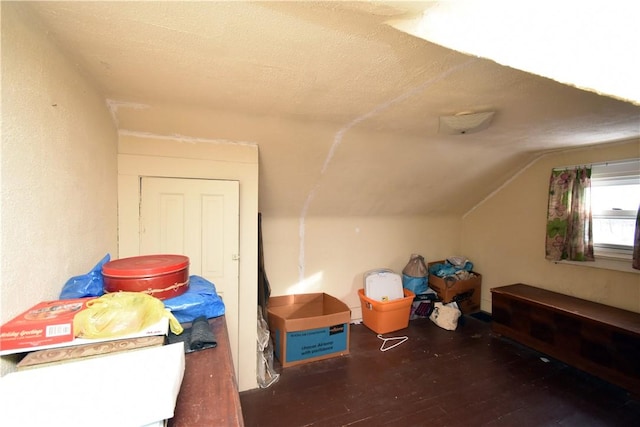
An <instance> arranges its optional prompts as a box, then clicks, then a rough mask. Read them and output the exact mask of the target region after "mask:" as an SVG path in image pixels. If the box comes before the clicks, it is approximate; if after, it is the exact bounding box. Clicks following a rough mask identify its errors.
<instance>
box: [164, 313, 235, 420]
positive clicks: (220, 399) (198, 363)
mask: <svg viewBox="0 0 640 427" xmlns="http://www.w3.org/2000/svg"><path fill="white" fill-rule="evenodd" d="M209 324H210V325H211V330H212V331H213V334H214V335H215V337H216V340H217V342H218V346H217V347H216V348H210V349H207V350H202V351H196V352H193V353H189V354H187V355H186V356H185V370H184V378H183V380H182V386H181V387H180V393H179V394H178V400H177V402H176V408H175V415H174V417H173V418H171V419H170V420H169V423H168V425H169V427H195V426H215V427H231V426H233V427H236V426H243V425H244V420H243V418H242V407H241V406H240V394H239V393H238V384H237V382H236V374H235V371H234V369H233V360H232V359H231V345H230V343H229V333H228V332H227V323H226V319H225V317H224V316H220V317H216V318H213V319H209Z"/></svg>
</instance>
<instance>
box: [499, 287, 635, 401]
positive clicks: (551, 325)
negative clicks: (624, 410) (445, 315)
mask: <svg viewBox="0 0 640 427" xmlns="http://www.w3.org/2000/svg"><path fill="white" fill-rule="evenodd" d="M491 298H492V318H493V322H492V330H493V332H495V333H497V334H500V335H503V336H505V337H508V338H511V339H513V340H515V341H518V342H520V343H522V344H525V345H527V346H529V347H531V348H534V349H536V350H538V351H540V352H542V353H545V354H548V355H549V356H551V357H554V358H556V359H558V360H561V361H563V362H565V363H567V364H570V365H573V366H575V367H576V368H579V369H582V370H584V371H586V372H589V373H591V374H593V375H595V376H598V377H601V378H602V379H605V380H607V381H609V382H611V383H614V384H617V385H619V386H621V387H623V388H626V389H627V390H629V391H631V392H632V393H634V394H637V395H640V313H634V312H631V311H626V310H622V309H618V308H615V307H610V306H607V305H603V304H598V303H594V302H591V301H586V300H583V299H579V298H575V297H571V296H568V295H563V294H559V293H556V292H551V291H547V290H544V289H540V288H535V287H532V286H528V285H524V284H515V285H509V286H503V287H498V288H493V289H491Z"/></svg>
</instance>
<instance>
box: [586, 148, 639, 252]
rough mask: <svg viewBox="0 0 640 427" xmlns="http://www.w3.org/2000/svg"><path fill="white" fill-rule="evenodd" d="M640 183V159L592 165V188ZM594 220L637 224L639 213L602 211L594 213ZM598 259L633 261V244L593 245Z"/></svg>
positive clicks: (612, 210) (613, 210) (615, 210)
mask: <svg viewBox="0 0 640 427" xmlns="http://www.w3.org/2000/svg"><path fill="white" fill-rule="evenodd" d="M639 183H640V159H629V160H624V161H617V162H607V163H602V164H595V165H592V169H591V186H592V187H607V186H620V185H629V184H639ZM591 214H592V219H593V220H596V219H607V218H609V219H624V220H632V221H633V222H634V223H635V220H636V217H637V211H633V210H617V209H609V210H600V211H592V212H591ZM593 250H594V256H595V257H596V258H605V259H614V260H615V259H617V260H625V261H627V260H631V259H632V257H633V244H631V245H617V244H611V243H597V242H595V241H594V243H593Z"/></svg>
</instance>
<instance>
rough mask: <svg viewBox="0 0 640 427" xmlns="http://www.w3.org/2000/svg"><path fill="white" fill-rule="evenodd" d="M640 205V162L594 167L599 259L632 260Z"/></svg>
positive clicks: (595, 240) (593, 204) (593, 203)
mask: <svg viewBox="0 0 640 427" xmlns="http://www.w3.org/2000/svg"><path fill="white" fill-rule="evenodd" d="M639 206H640V160H638V159H635V160H631V161H621V162H613V163H608V164H601V165H594V166H593V168H592V173H591V211H592V215H593V246H594V252H595V256H596V257H612V258H623V259H631V256H632V254H633V238H634V233H635V225H636V217H637V213H638V207H639Z"/></svg>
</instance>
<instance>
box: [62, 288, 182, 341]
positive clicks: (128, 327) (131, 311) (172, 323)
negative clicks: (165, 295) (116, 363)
mask: <svg viewBox="0 0 640 427" xmlns="http://www.w3.org/2000/svg"><path fill="white" fill-rule="evenodd" d="M163 317H167V318H169V327H170V329H171V332H173V333H174V334H176V335H179V334H181V333H182V330H183V328H182V325H180V322H178V320H177V319H176V318H175V317H174V316H173V314H171V312H170V311H169V310H167V309H166V308H165V306H164V303H163V302H162V301H160V300H159V299H158V298H156V297H153V296H151V295H148V294H145V293H142V292H115V293H111V294H105V295H103V296H101V297H100V298H96V299H94V300H91V301H89V302H88V303H87V308H86V309H85V310H82V311H81V312H79V313H78V314H76V315H75V317H74V318H73V328H74V331H75V335H76V337H78V338H115V337H119V336H123V335H129V334H134V333H136V332H139V331H142V330H144V329H145V328H148V327H149V326H151V325H153V324H155V323H158V322H159V321H160V320H161V319H162V318H163Z"/></svg>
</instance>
